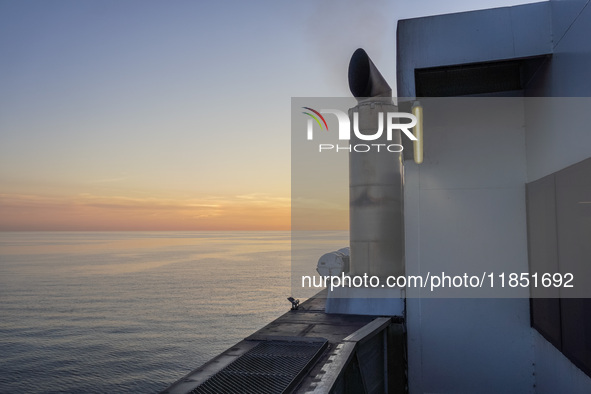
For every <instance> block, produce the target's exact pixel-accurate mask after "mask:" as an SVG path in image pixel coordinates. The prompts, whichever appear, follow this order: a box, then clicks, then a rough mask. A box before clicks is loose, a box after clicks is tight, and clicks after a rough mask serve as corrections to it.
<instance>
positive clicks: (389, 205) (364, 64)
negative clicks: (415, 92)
mask: <svg viewBox="0 0 591 394" xmlns="http://www.w3.org/2000/svg"><path fill="white" fill-rule="evenodd" d="M349 88H350V90H351V93H352V94H353V96H354V97H355V98H356V99H357V102H358V104H357V106H355V107H353V108H351V109H350V110H349V118H350V124H351V127H352V130H351V139H350V141H349V143H350V146H351V147H352V149H351V150H350V153H349V226H350V227H349V230H350V231H349V237H350V239H349V242H350V244H349V246H350V255H349V258H350V260H349V275H350V276H354V277H355V276H364V275H365V274H367V275H368V276H369V277H372V276H377V277H379V278H380V282H381V283H382V284H385V283H386V279H387V277H388V276H391V275H395V276H399V275H404V223H403V206H402V203H403V189H402V184H403V157H402V149H400V151H389V150H387V149H386V147H387V146H396V145H398V146H400V148H402V145H401V142H402V139H401V135H400V130H396V129H394V130H392V133H391V139H390V140H388V138H387V137H388V133H387V132H386V131H385V130H384V127H385V125H386V124H387V122H386V116H387V113H388V112H398V110H397V107H396V106H395V105H394V102H393V101H392V88H390V86H389V85H388V83H387V82H386V80H385V79H384V77H383V76H382V74H381V73H380V72H379V71H378V69H377V67H376V66H375V65H374V64H373V62H372V61H371V59H370V58H369V56H368V55H367V53H366V52H365V51H364V50H363V49H361V48H360V49H357V50H356V51H355V53H353V56H352V57H351V61H350V63H349ZM380 127H381V128H382V130H381V131H380V130H379V129H380ZM378 134H381V135H380V136H379V137H377V138H375V136H377V135H378ZM372 136H373V137H372ZM368 137H369V138H368ZM356 146H361V147H365V146H371V147H372V149H369V150H365V149H361V150H357V149H355V147H356ZM377 147H381V149H376V148H377ZM326 312H327V313H345V314H369V315H382V316H387V315H389V316H394V315H396V316H401V315H403V314H404V292H403V290H401V289H399V288H388V287H379V288H343V287H341V288H338V289H336V290H334V291H333V292H332V293H329V298H328V299H327V303H326Z"/></svg>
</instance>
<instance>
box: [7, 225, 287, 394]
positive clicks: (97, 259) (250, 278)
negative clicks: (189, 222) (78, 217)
mask: <svg viewBox="0 0 591 394" xmlns="http://www.w3.org/2000/svg"><path fill="white" fill-rule="evenodd" d="M289 265H290V233H289V232H15V233H10V232H4V233H0V392H1V393H58V392H59V393H107V392H113V393H115V392H116V393H153V392H158V391H160V390H163V389H165V388H166V387H168V386H169V385H170V384H171V383H173V382H174V381H175V380H177V379H179V378H181V377H182V376H183V375H185V374H186V373H188V372H189V371H191V370H192V369H195V368H196V367H198V366H200V365H201V364H203V363H204V362H206V361H208V360H209V359H211V358H212V357H214V356H215V355H217V354H219V353H220V352H222V351H223V350H225V349H227V348H228V347H230V346H232V345H233V344H234V343H236V342H238V341H240V340H242V339H243V338H244V337H246V336H248V335H250V334H251V333H253V332H254V331H255V330H257V329H259V328H261V327H262V326H264V325H265V324H267V323H269V322H270V321H272V320H274V319H276V318H277V317H279V316H280V315H281V314H282V313H284V312H286V311H287V310H288V309H289V302H288V301H287V300H286V297H288V296H290V293H291V286H290V267H289Z"/></svg>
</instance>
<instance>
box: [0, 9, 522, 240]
mask: <svg viewBox="0 0 591 394" xmlns="http://www.w3.org/2000/svg"><path fill="white" fill-rule="evenodd" d="M475 3H477V4H478V6H477V8H490V7H498V6H506V5H514V4H518V3H523V1H510V0H496V1H495V0H482V1H478V2H474V1H473V0H456V1H447V2H442V1H440V0H412V1H411V0H398V1H385V0H380V1H372V2H367V1H363V2H362V1H352V0H344V1H343V0H341V1H339V0H330V1H311V0H303V1H283V0H279V1H198V0H173V1H152V0H126V1H120V0H100V1H99V0H86V1H79V0H28V1H21V0H0V54H1V55H0V230H4V231H12V230H255V229H256V230H288V229H289V228H290V100H291V97H294V96H295V97H297V96H302V97H308V96H317V97H318V96H328V97H333V96H348V95H349V94H350V93H349V91H348V87H347V79H346V78H347V65H348V60H349V57H350V55H351V54H352V53H353V51H354V50H355V49H356V48H357V47H364V48H365V49H366V50H367V51H368V53H369V54H370V56H372V58H373V60H374V62H375V63H376V64H377V65H378V66H379V67H380V69H381V70H382V73H383V74H384V76H385V77H386V79H387V80H388V81H391V83H392V86H394V84H395V80H396V78H395V73H396V70H395V59H396V52H395V42H396V36H395V32H396V21H397V20H398V19H403V18H409V17H416V16H425V15H432V14H440V13H449V12H458V11H463V10H469V9H474V8H476V7H475V6H474V4H475ZM337 216H338V215H337ZM328 225H329V227H331V226H330V223H329V224H328ZM333 227H342V221H340V222H339V221H335V225H334V226H333Z"/></svg>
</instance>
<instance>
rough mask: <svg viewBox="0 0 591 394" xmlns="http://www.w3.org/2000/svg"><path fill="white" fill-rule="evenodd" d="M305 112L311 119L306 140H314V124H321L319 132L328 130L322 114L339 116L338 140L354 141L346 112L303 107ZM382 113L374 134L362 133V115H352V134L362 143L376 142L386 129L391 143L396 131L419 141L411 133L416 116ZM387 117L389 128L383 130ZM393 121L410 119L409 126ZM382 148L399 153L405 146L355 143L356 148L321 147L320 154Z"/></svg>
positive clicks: (401, 113)
mask: <svg viewBox="0 0 591 394" xmlns="http://www.w3.org/2000/svg"><path fill="white" fill-rule="evenodd" d="M302 108H303V109H305V110H306V111H305V112H302V113H303V114H304V115H307V116H308V117H309V118H310V119H308V125H307V126H308V127H307V139H308V140H309V141H312V140H313V139H314V123H316V124H318V127H319V128H320V130H321V131H322V130H325V131H329V130H328V123H327V122H326V119H325V118H324V116H322V114H332V115H335V116H336V117H337V121H338V125H339V127H338V139H339V140H342V141H349V140H350V139H351V121H350V120H349V115H348V114H347V113H345V112H344V111H341V110H338V109H321V110H320V111H317V110H315V109H313V108H310V107H302ZM383 115H384V113H383V112H379V113H378V126H377V130H376V131H375V133H373V134H363V133H361V131H359V113H358V112H353V133H354V134H355V137H356V138H357V139H359V140H362V141H375V140H377V139H379V138H381V137H382V135H383V134H384V129H385V131H386V139H387V140H388V141H392V133H393V132H394V130H400V131H401V132H402V133H404V135H406V137H407V138H409V139H410V140H412V141H416V140H417V138H416V137H415V136H414V135H413V133H412V132H411V131H410V129H412V128H413V127H415V126H416V124H417V118H416V117H415V116H414V115H413V114H409V113H406V112H387V113H386V116H385V117H384V116H383ZM384 118H386V127H384ZM394 119H396V120H399V119H407V120H410V122H407V123H398V122H395V121H394ZM380 149H382V150H386V151H388V152H392V153H397V152H402V149H403V148H402V145H400V144H377V143H374V144H355V145H347V146H339V145H334V144H319V145H318V151H319V152H323V151H334V152H339V151H343V150H344V151H347V152H351V151H354V152H360V153H362V152H369V151H372V150H375V151H377V152H380Z"/></svg>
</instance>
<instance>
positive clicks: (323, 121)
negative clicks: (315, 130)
mask: <svg viewBox="0 0 591 394" xmlns="http://www.w3.org/2000/svg"><path fill="white" fill-rule="evenodd" d="M302 108H303V109H307V110H308V111H312V112H314V114H316V115H318V117H320V119H322V123H324V127H322V123H320V119H318V118H317V117H316V116H314V115H312V114H311V113H310V112H302V113H303V114H306V115H308V116H310V117H311V118H312V119H314V120H315V121H316V123H318V126H320V129H321V130H322V129H324V128H326V131H328V125H327V124H326V120H325V119H324V116H322V115H320V112H318V111H316V110H315V109H312V108H310V107H302Z"/></svg>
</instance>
